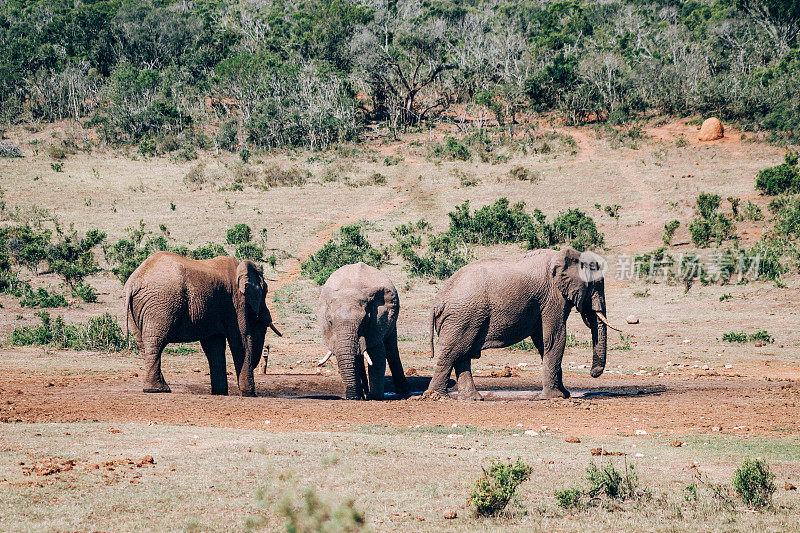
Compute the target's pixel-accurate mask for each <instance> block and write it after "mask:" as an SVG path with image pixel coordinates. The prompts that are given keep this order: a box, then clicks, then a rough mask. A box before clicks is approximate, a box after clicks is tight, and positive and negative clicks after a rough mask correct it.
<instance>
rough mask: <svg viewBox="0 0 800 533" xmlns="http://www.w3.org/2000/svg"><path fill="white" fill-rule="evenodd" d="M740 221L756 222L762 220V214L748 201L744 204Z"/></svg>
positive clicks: (759, 209)
mask: <svg viewBox="0 0 800 533" xmlns="http://www.w3.org/2000/svg"><path fill="white" fill-rule="evenodd" d="M742 219H743V220H750V221H752V222H758V221H759V220H764V213H763V212H762V211H761V208H760V207H758V206H757V205H756V204H754V203H753V202H751V201H750V200H748V201H747V203H746V204H744V209H743V210H742Z"/></svg>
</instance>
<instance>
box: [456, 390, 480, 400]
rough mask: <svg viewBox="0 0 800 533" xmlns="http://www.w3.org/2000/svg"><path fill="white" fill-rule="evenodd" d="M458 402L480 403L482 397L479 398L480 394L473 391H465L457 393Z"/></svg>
mask: <svg viewBox="0 0 800 533" xmlns="http://www.w3.org/2000/svg"><path fill="white" fill-rule="evenodd" d="M458 400H459V401H461V402H482V401H483V396H481V393H480V392H478V391H477V390H474V389H473V390H471V391H465V392H464V393H461V392H460V391H459V393H458Z"/></svg>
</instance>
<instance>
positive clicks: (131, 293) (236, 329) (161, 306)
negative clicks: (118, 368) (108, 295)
mask: <svg viewBox="0 0 800 533" xmlns="http://www.w3.org/2000/svg"><path fill="white" fill-rule="evenodd" d="M266 295H267V284H266V282H265V281H264V276H263V274H262V273H261V269H260V268H259V267H258V266H257V265H256V264H255V263H253V262H252V261H242V262H241V263H240V262H238V261H237V260H236V259H234V258H232V257H215V258H213V259H205V260H202V261H195V260H192V259H187V258H185V257H182V256H180V255H177V254H174V253H171V252H158V253H156V254H154V255H152V256H150V257H148V258H147V259H146V260H145V261H144V262H143V263H142V264H141V265H139V267H138V268H137V269H136V270H135V271H134V272H133V274H131V276H130V277H129V278H128V281H127V282H125V325H126V328H127V327H128V323H129V322H130V324H131V325H132V326H133V328H132V329H133V333H134V334H135V336H136V342H137V343H138V344H139V350H140V351H141V352H142V355H143V356H144V363H145V377H144V391H145V392H170V388H169V385H167V382H166V381H165V380H164V376H163V374H162V373H161V352H162V351H163V350H164V347H165V346H166V345H167V344H169V343H171V342H191V341H197V340H199V341H200V344H201V346H202V347H203V351H204V352H205V353H206V358H207V359H208V366H209V369H210V373H211V394H228V377H227V373H226V371H225V342H226V341H227V343H228V346H230V349H231V354H232V355H233V365H234V367H235V369H236V376H237V379H238V383H239V392H240V393H241V395H242V396H255V383H254V381H253V369H254V368H255V367H256V365H257V364H258V362H259V361H260V360H261V350H262V347H263V345H264V336H265V335H266V332H267V328H268V327H269V328H272V330H273V331H274V332H275V333H276V334H277V335H278V336H280V335H281V333H280V332H279V331H278V330H277V329H276V328H275V325H274V324H273V323H272V317H271V316H270V313H269V309H267V304H266V301H265V298H266Z"/></svg>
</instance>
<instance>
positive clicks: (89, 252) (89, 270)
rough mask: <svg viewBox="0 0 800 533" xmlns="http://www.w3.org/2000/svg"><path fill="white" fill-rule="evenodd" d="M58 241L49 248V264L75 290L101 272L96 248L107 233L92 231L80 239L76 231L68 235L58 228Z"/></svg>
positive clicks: (103, 240)
mask: <svg viewBox="0 0 800 533" xmlns="http://www.w3.org/2000/svg"><path fill="white" fill-rule="evenodd" d="M56 235H57V237H58V240H57V241H56V242H55V243H54V244H51V245H50V246H48V248H47V262H48V263H50V268H51V269H53V272H55V273H56V274H59V275H60V276H61V277H63V278H64V281H65V282H66V283H67V285H69V286H70V288H72V289H73V290H74V289H75V287H76V286H77V285H79V284H81V283H83V280H84V278H86V276H89V275H92V274H95V273H97V272H99V271H100V267H99V266H98V265H97V262H96V261H95V258H94V248H95V247H96V246H98V245H101V244H102V243H103V242H105V240H106V234H105V232H102V231H100V230H96V229H91V230H89V231H87V232H86V234H85V235H84V236H83V237H80V236H79V235H78V233H77V232H76V231H75V230H71V231H70V232H68V233H65V232H63V231H61V228H60V227H58V226H56Z"/></svg>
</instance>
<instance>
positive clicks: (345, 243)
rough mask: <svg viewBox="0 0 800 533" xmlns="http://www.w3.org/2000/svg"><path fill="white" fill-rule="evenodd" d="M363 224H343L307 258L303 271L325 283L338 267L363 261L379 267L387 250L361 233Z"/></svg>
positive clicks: (320, 283)
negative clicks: (376, 246) (375, 244)
mask: <svg viewBox="0 0 800 533" xmlns="http://www.w3.org/2000/svg"><path fill="white" fill-rule="evenodd" d="M362 228H363V225H362V224H360V223H359V224H351V225H349V226H342V227H341V228H339V231H338V232H337V233H336V235H334V236H333V238H331V240H329V241H328V242H327V243H325V245H324V246H323V247H322V249H320V250H319V251H318V252H317V253H315V254H313V255H311V256H310V257H309V258H308V259H306V260H305V261H304V262H303V263H302V265H301V268H302V271H303V273H304V274H305V275H306V276H308V277H310V278H311V279H313V280H314V281H316V282H317V283H318V284H319V285H322V284H324V283H325V282H326V281H327V280H328V278H329V277H330V275H331V274H333V273H334V271H336V270H337V269H338V268H340V267H342V266H344V265H349V264H352V263H358V262H359V261H362V262H364V263H366V264H368V265H372V266H374V267H379V266H380V265H381V264H382V263H383V261H384V260H385V256H386V251H385V250H379V249H377V248H375V247H374V246H372V244H370V242H369V241H368V240H367V238H366V237H365V236H364V235H363V234H362V233H361V230H362Z"/></svg>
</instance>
